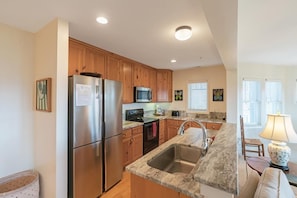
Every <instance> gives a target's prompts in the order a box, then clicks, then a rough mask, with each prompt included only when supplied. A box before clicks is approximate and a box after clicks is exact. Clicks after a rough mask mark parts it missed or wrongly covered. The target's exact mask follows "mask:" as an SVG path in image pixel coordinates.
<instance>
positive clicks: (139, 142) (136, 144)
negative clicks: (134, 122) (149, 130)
mask: <svg viewBox="0 0 297 198" xmlns="http://www.w3.org/2000/svg"><path fill="white" fill-rule="evenodd" d="M132 147H133V148H132V153H133V154H132V161H135V160H137V159H138V158H140V157H142V155H143V127H142V126H138V127H134V128H132Z"/></svg>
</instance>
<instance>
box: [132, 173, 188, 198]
mask: <svg viewBox="0 0 297 198" xmlns="http://www.w3.org/2000/svg"><path fill="white" fill-rule="evenodd" d="M139 197H141V198H152V197H153V198H165V197H170V198H190V197H189V196H187V195H184V194H182V193H180V192H177V191H174V190H172V189H170V188H167V187H164V186H161V185H159V184H157V183H154V182H152V181H149V180H146V179H144V178H142V177H139V176H137V175H134V174H131V198H139Z"/></svg>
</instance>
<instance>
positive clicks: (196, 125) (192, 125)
mask: <svg viewBox="0 0 297 198" xmlns="http://www.w3.org/2000/svg"><path fill="white" fill-rule="evenodd" d="M201 123H202V124H203V125H204V126H205V128H207V124H206V122H201ZM191 127H195V128H201V126H200V125H199V124H197V123H196V122H191Z"/></svg>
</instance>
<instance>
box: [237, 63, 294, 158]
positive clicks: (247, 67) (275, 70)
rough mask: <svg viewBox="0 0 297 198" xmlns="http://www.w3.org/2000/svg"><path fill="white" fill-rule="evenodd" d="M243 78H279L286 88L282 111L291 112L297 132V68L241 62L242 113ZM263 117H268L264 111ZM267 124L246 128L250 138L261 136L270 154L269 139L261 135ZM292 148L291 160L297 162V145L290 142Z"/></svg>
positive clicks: (239, 95) (240, 103) (239, 108)
mask: <svg viewBox="0 0 297 198" xmlns="http://www.w3.org/2000/svg"><path fill="white" fill-rule="evenodd" d="M243 78H254V79H255V78H256V79H260V80H263V81H264V80H265V79H278V80H281V81H282V82H283V89H284V111H283V112H281V113H284V114H290V115H291V118H292V123H293V126H294V129H295V131H296V132H297V103H296V99H294V98H295V94H296V79H297V68H296V66H295V68H294V67H289V66H287V67H286V66H273V65H254V64H241V65H240V66H239V67H238V90H239V91H238V112H239V114H241V113H242V102H241V101H242V95H241V93H242V79H243ZM262 117H264V118H266V115H265V113H264V112H263V114H262ZM264 125H265V120H264V119H263V121H262V126H260V127H253V128H248V127H246V128H245V131H246V136H247V137H248V138H260V139H261V140H262V141H263V143H264V144H265V152H266V155H267V156H268V152H267V145H268V143H269V142H270V141H269V140H266V139H263V138H261V137H260V136H259V134H260V132H261V130H262V129H263V127H264ZM238 133H239V132H238ZM289 146H290V147H291V149H292V155H291V158H290V159H291V161H294V162H297V155H296V153H297V145H296V144H289Z"/></svg>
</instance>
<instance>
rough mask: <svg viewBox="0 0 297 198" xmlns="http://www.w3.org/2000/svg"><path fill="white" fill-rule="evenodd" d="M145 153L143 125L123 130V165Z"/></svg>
mask: <svg viewBox="0 0 297 198" xmlns="http://www.w3.org/2000/svg"><path fill="white" fill-rule="evenodd" d="M142 155H143V128H142V126H138V127H134V128H130V129H125V130H123V167H125V166H126V165H128V164H130V163H132V162H134V161H135V160H137V159H138V158H140V157H142Z"/></svg>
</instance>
